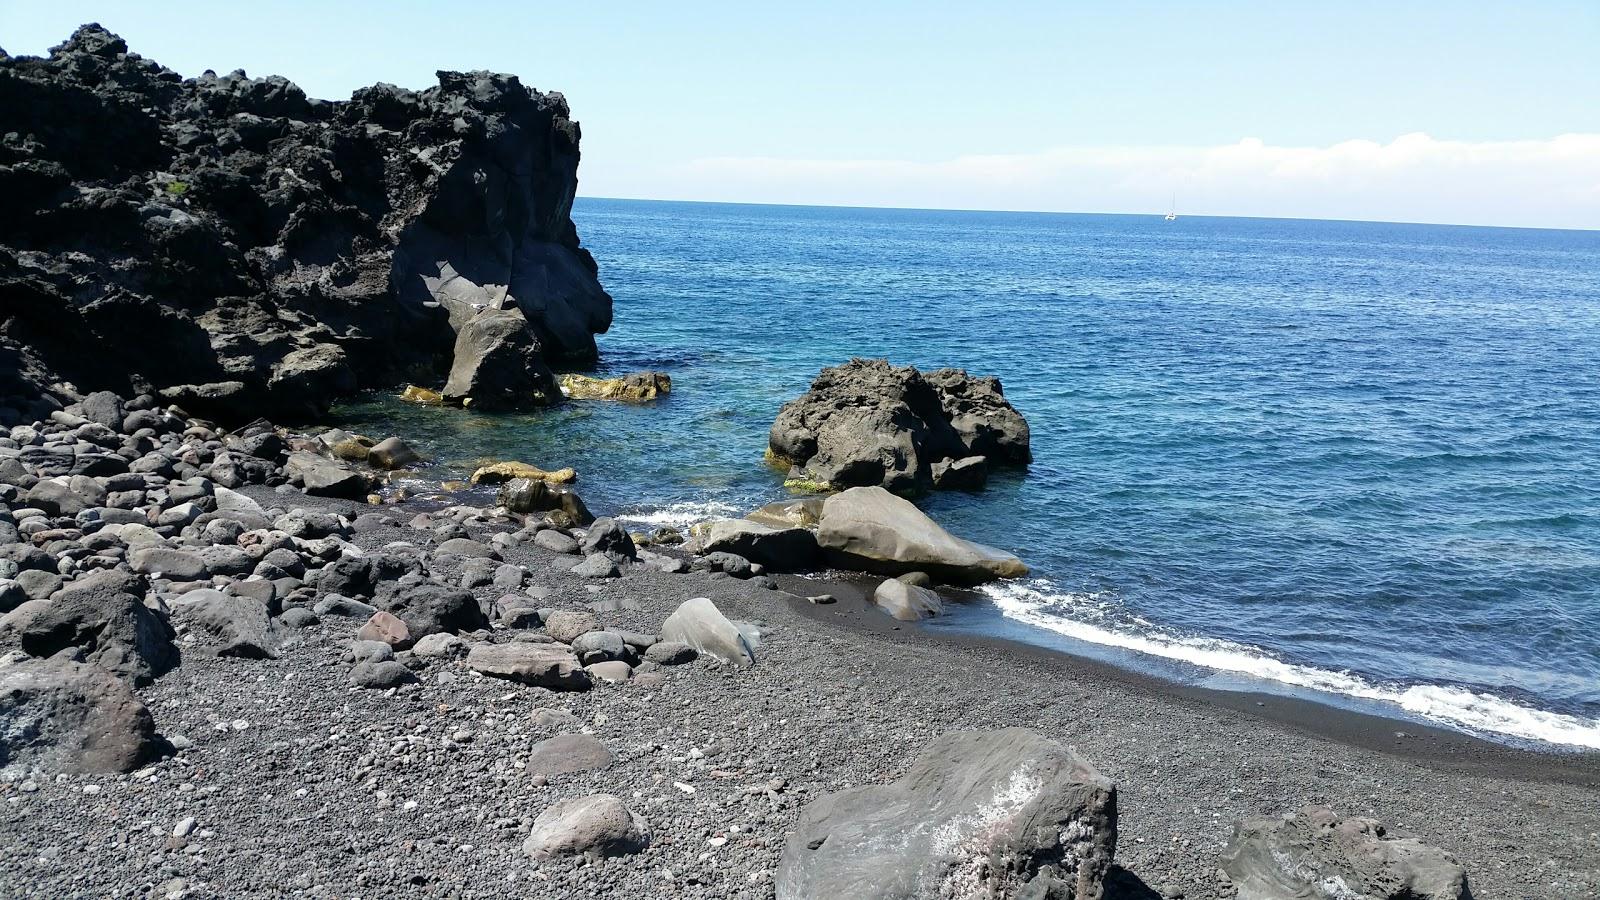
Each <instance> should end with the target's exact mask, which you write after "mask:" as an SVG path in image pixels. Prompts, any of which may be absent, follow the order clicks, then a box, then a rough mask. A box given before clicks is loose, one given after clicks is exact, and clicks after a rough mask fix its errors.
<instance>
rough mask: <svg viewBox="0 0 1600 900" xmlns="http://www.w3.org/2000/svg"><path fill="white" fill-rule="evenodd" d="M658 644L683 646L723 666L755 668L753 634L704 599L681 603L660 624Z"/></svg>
mask: <svg viewBox="0 0 1600 900" xmlns="http://www.w3.org/2000/svg"><path fill="white" fill-rule="evenodd" d="M661 640H662V641H676V642H678V643H681V644H687V645H688V646H690V647H692V648H694V649H695V651H696V652H698V653H701V654H707V655H710V656H714V657H716V658H717V659H720V660H722V661H723V662H730V663H737V664H740V665H746V666H751V665H755V662H756V653H755V644H756V640H755V634H754V632H753V630H748V629H740V628H739V626H737V625H735V624H734V623H733V622H731V621H729V620H728V617H727V616H724V615H723V614H722V610H720V609H717V605H716V604H715V603H712V602H711V600H710V598H708V597H695V598H693V599H690V600H685V601H684V602H683V603H682V604H681V605H680V606H679V607H678V608H677V609H675V610H673V612H672V615H670V616H668V617H667V620H666V621H665V622H663V623H661Z"/></svg>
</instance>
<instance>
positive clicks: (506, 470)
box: [468, 461, 578, 484]
mask: <svg viewBox="0 0 1600 900" xmlns="http://www.w3.org/2000/svg"><path fill="white" fill-rule="evenodd" d="M513 478H528V479H531V480H534V481H543V482H547V483H549V484H571V483H573V482H574V481H577V480H578V473H577V470H575V469H573V468H572V467H571V466H568V467H566V468H562V469H556V470H554V471H546V470H544V469H541V468H539V467H538V466H533V465H529V464H527V463H525V462H514V461H513V462H497V463H490V464H488V465H486V466H479V467H478V468H476V469H474V470H473V471H472V477H471V478H469V479H468V481H470V482H471V483H473V484H504V483H505V482H507V481H510V480H511V479H513Z"/></svg>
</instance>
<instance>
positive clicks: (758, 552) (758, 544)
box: [695, 519, 819, 572]
mask: <svg viewBox="0 0 1600 900" xmlns="http://www.w3.org/2000/svg"><path fill="white" fill-rule="evenodd" d="M695 549H696V550H697V551H698V552H700V553H718V552H721V553H733V554H735V555H738V556H742V557H744V558H745V559H748V560H750V561H751V562H757V563H760V564H762V565H763V566H766V567H768V568H770V569H776V570H778V571H781V572H798V571H804V570H806V569H810V568H812V567H814V566H815V565H816V563H817V560H818V555H819V551H818V548H817V536H816V534H814V533H813V532H812V531H810V530H809V529H807V528H801V527H775V526H772V525H767V524H764V523H762V522H757V521H754V520H751V519H713V520H712V521H710V522H706V523H704V524H702V525H699V526H696V528H695Z"/></svg>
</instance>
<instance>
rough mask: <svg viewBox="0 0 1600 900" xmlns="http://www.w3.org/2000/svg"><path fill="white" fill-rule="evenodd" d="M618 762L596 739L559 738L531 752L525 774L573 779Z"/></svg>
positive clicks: (583, 736)
mask: <svg viewBox="0 0 1600 900" xmlns="http://www.w3.org/2000/svg"><path fill="white" fill-rule="evenodd" d="M616 759H617V758H616V757H615V756H613V755H612V753H611V751H610V750H608V749H606V745H605V744H604V743H602V742H601V741H600V739H599V738H597V737H595V736H593V735H588V734H558V735H556V736H555V737H553V738H548V739H546V740H542V741H540V742H538V743H536V744H534V745H533V747H532V748H531V749H529V751H528V760H527V768H526V769H525V771H526V772H527V773H528V774H529V775H570V774H571V773H573V772H588V771H591V770H593V769H604V768H606V767H607V766H609V765H611V764H612V763H613V762H616Z"/></svg>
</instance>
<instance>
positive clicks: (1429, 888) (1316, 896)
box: [1221, 806, 1470, 900]
mask: <svg viewBox="0 0 1600 900" xmlns="http://www.w3.org/2000/svg"><path fill="white" fill-rule="evenodd" d="M1221 863H1222V871H1224V872H1226V873H1227V874H1228V877H1229V878H1230V879H1232V881H1233V885H1234V888H1235V889H1236V890H1237V891H1238V900H1348V898H1354V900H1464V898H1467V897H1469V896H1470V895H1469V894H1468V893H1467V873H1466V870H1465V869H1463V868H1462V867H1461V864H1460V863H1458V862H1456V860H1455V858H1454V857H1452V856H1451V855H1450V854H1448V853H1446V852H1444V851H1443V850H1439V849H1437V848H1434V847H1429V846H1427V845H1426V844H1423V843H1421V842H1420V841H1417V840H1416V839H1414V838H1395V837H1390V836H1389V835H1388V834H1387V833H1386V832H1385V830H1384V827H1383V825H1381V824H1379V823H1378V822H1376V821H1374V820H1373V819H1366V818H1357V817H1351V818H1348V819H1347V818H1343V817H1341V816H1339V815H1338V814H1337V813H1335V812H1334V811H1332V810H1330V809H1327V808H1324V807H1320V806H1307V807H1304V808H1302V809H1301V810H1300V811H1299V812H1296V813H1294V814H1293V815H1289V816H1282V817H1265V816H1261V817H1254V818H1250V819H1246V820H1245V821H1243V822H1240V823H1238V824H1237V825H1235V826H1234V830H1233V839H1232V840H1230V841H1229V842H1228V846H1227V848H1226V849H1224V850H1223V852H1222V860H1221Z"/></svg>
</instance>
